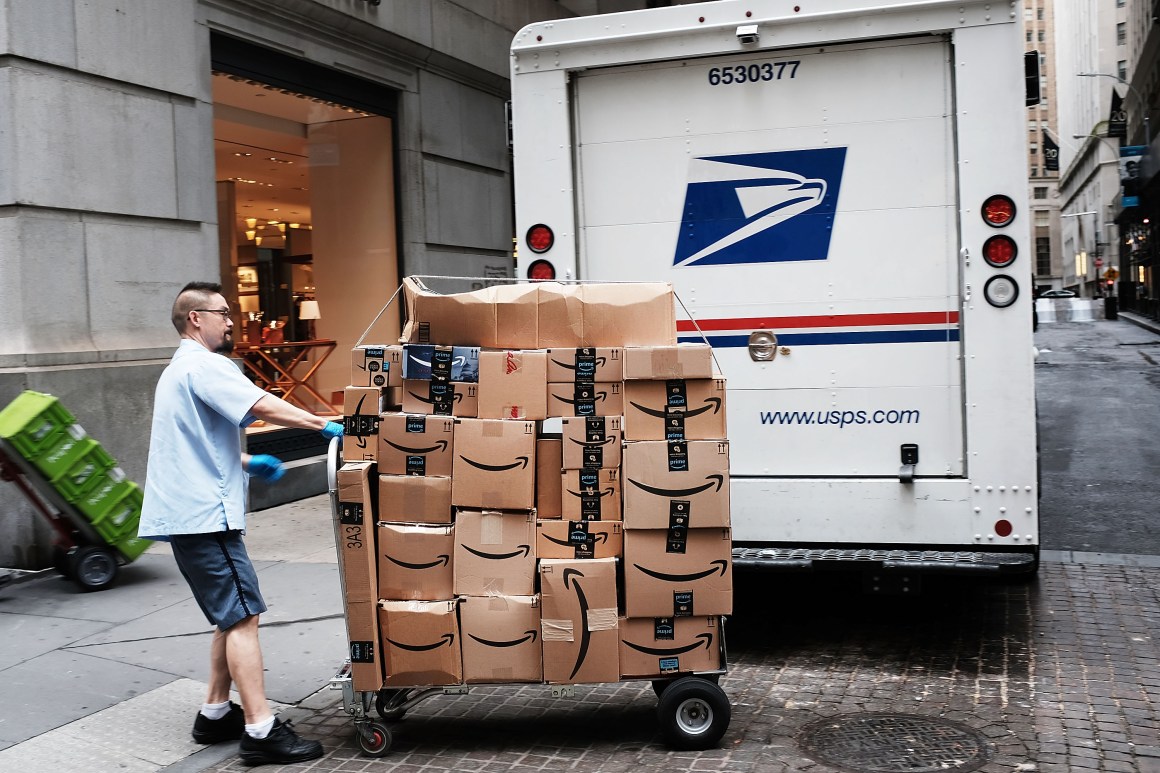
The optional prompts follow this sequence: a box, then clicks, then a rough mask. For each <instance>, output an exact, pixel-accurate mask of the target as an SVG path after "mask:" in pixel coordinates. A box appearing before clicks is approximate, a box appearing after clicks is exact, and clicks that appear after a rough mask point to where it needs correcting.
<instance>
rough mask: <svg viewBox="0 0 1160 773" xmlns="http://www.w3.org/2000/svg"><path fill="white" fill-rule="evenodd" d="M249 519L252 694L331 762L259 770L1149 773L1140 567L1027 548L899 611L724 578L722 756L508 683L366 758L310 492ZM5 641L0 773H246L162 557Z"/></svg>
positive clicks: (146, 560) (582, 695)
mask: <svg viewBox="0 0 1160 773" xmlns="http://www.w3.org/2000/svg"><path fill="white" fill-rule="evenodd" d="M1125 324H1126V323H1125ZM10 495H13V496H15V494H14V493H11V494H10ZM249 518H250V520H249V526H250V529H249V535H248V537H247V544H248V545H249V548H250V552H251V555H252V556H253V558H254V560H255V564H256V566H257V568H258V571H259V577H260V579H261V582H262V587H263V592H264V594H265V596H266V600H267V602H268V604H269V607H270V609H269V612H267V613H266V614H265V615H263V618H262V623H263V624H262V643H263V649H264V651H265V656H266V682H267V690H268V693H269V695H270V698H271V700H272V701H274V702H276V705H277V708H278V709H279V710H280V711H281V712H282V715H283V716H284V717H290V718H292V719H293V720H294V722H295V726H296V727H297V728H298V729H299V731H300V732H301V733H302V734H303V735H305V736H307V737H313V738H318V739H319V740H321V741H322V743H323V746H324V748H325V751H326V754H325V755H324V757H322V758H321V759H319V760H315V761H312V762H308V763H301V764H297V765H288V766H285V767H282V768H280V767H277V766H269V767H267V768H265V770H287V771H305V770H310V771H340V770H341V771H400V772H402V771H406V772H407V773H417V772H418V771H448V770H456V771H487V772H488V773H501V772H506V771H512V772H516V771H521V772H526V771H541V770H553V771H554V770H574V771H579V772H580V773H591V772H594V771H607V772H608V773H614V772H618V771H634V772H637V773H650V772H652V771H656V773H661V771H714V770H716V771H729V772H736V773H749V772H750V771H753V773H758V772H759V771H760V772H762V773H764V771H818V772H821V773H826V772H827V771H840V770H846V771H861V770H865V771H924V770H982V771H988V772H989V773H990V772H996V773H997V772H998V771H1032V770H1033V771H1045V772H1047V773H1054V772H1055V771H1060V772H1062V771H1139V772H1140V773H1160V646H1158V645H1157V641H1156V638H1155V635H1154V631H1155V630H1156V628H1157V626H1158V625H1160V557H1157V556H1149V555H1135V554H1131V553H1128V552H1125V553H1117V554H1110V553H1083V552H1072V551H1051V552H1045V553H1044V556H1043V559H1044V561H1043V565H1042V568H1041V570H1040V574H1039V576H1038V578H1037V579H1036V580H1033V581H1030V582H1023V583H1012V582H1002V581H998V580H979V579H942V580H937V581H930V582H927V583H926V584H925V587H924V589H923V591H924V592H923V593H922V594H920V595H918V596H915V597H899V596H865V595H862V594H861V593H860V590H859V587H858V586H857V584H856V583H853V582H851V581H849V578H843V577H841V576H838V575H835V576H833V577H829V576H810V577H795V576H780V575H749V574H738V576H737V582H736V584H737V594H736V609H737V613H736V614H735V615H734V616H733V617H732V618H731V619H730V621H729V623H728V625H727V627H726V630H727V638H728V642H729V648H730V664H729V671H728V673H727V674H726V675H725V676H724V677H722V679H721V686H722V688H724V690H725V692H726V693H727V694H728V696H729V698H730V700H731V703H732V721H731V723H730V727H729V731H728V732H727V733H726V735H725V737H724V739H723V741H722V743H721V744H720V746H719V748H717V749H713V750H710V751H705V752H695V753H692V752H674V751H669V750H667V749H666V748H665V747H664V745H663V743H662V742H661V737H660V732H659V727H658V721H657V718H656V698H655V696H654V695H653V692H652V689H651V687H650V685H649V684H648V683H647V682H644V683H641V682H625V683H619V684H605V685H585V686H579V687H577V689H576V691H575V696H574V697H560V698H555V697H553V696H552V691H551V688H549V687H545V686H539V685H527V686H497V687H473V688H472V689H471V690H470V692H469V693H467V694H466V695H447V696H444V695H440V696H437V697H434V698H432V699H430V700H427V701H424V702H422V703H419V704H418V705H416V706H414V707H413V708H411V709H410V710H409V711H408V712H407V715H406V717H405V718H404V719H403V720H402V721H399V722H396V723H392V725H391V728H392V734H393V745H392V748H391V750H390V752H389V753H388V754H387V755H386V756H385V757H382V758H378V759H373V758H369V757H364V756H363V755H362V754H361V753H360V751H359V749H358V746H357V744H356V743H355V741H354V726H353V723H352V721H351V719H350V718H349V717H348V716H347V715H346V714H345V712H344V707H343V703H342V700H341V693H339V692H336V691H333V690H330V689H328V687H327V685H328V681H329V679H330V677H331V676H332V675H333V674H334V672H335V671H336V670H337V668H338V667H339V666H340V665H341V662H342V659H343V657H344V654H345V650H346V644H345V629H344V622H343V617H342V605H341V599H340V594H339V578H338V573H337V567H336V555H335V550H334V538H333V531H332V527H331V511H330V503H329V498H328V497H326V496H320V497H314V498H311V499H307V500H303V501H300V502H295V503H292V504H289V505H283V506H280V507H276V508H271V509H269V510H263V511H260V512H257V513H253V514H251V515H250V517H249ZM0 631H2V632H3V636H2V637H0V771H14V772H17V771H18V772H20V773H36V772H37V771H53V773H55V772H56V771H59V770H67V771H94V772H95V773H103V772H104V771H126V772H128V773H137V772H138V771H140V772H141V773H146V772H151V771H158V770H165V771H174V772H178V773H191V772H193V771H223V772H225V771H240V770H242V769H244V766H243V765H242V763H241V762H240V760H239V759H238V758H237V757H236V751H237V744H236V743H229V744H220V745H217V746H213V747H201V746H198V745H197V744H194V743H193V741H192V740H191V739H190V737H189V731H190V728H191V723H192V721H193V717H194V714H195V712H196V710H197V708H198V707H199V705H200V703H201V701H202V699H203V697H204V691H205V683H204V680H205V676H206V666H207V664H206V657H207V652H208V642H209V636H210V629H209V626H208V625H207V624H206V622H205V619H204V618H203V617H202V615H201V613H200V611H199V610H198V609H197V606H196V605H195V604H194V602H193V601H192V600H191V599H190V598H189V593H188V590H187V589H186V587H185V583H184V581H183V580H182V579H181V577H180V575H179V573H178V571H177V569H176V567H175V566H174V564H173V561H172V557H171V556H170V555H169V554H168V551H167V549H166V547H165V546H164V545H160V544H158V545H155V546H154V547H152V548H151V549H150V550H149V552H147V553H146V554H145V555H144V556H142V557H141V558H140V559H139V560H138V561H137V562H135V563H134V564H132V565H130V566H127V567H124V568H123V569H122V575H121V577H120V578H119V580H118V582H117V584H116V585H115V586H114V587H112V588H110V589H107V590H105V591H101V592H98V593H82V592H81V591H80V590H79V589H78V588H77V587H76V586H75V585H74V584H72V583H71V582H69V581H66V580H64V579H61V578H60V577H58V576H56V575H55V574H53V573H52V572H51V570H49V571H46V572H41V573H37V574H35V575H31V576H27V577H23V578H21V579H20V580H18V581H16V582H12V583H10V584H8V585H6V586H4V587H3V588H0ZM908 727H913V728H917V729H916V730H915V731H914V732H913V733H912V734H911V736H909V743H910V747H911V748H910V749H909V750H903V752H905V753H903V752H900V751H899V746H898V744H897V743H896V741H897V739H898V737H899V736H898V732H899V731H900V729H901V730H902V731H905V729H906V728H908ZM883 739H885V740H883Z"/></svg>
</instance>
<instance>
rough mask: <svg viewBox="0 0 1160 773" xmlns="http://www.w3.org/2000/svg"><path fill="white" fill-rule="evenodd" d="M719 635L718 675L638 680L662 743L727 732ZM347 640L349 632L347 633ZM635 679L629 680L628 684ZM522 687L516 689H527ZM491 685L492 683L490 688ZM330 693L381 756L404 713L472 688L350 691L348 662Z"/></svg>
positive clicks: (334, 493) (566, 689)
mask: <svg viewBox="0 0 1160 773" xmlns="http://www.w3.org/2000/svg"><path fill="white" fill-rule="evenodd" d="M340 445H341V441H340V439H339V438H334V439H332V440H331V441H330V446H329V447H328V449H327V483H328V488H329V494H330V505H331V518H332V522H333V523H334V524H335V540H336V544H337V542H338V540H340V539H341V535H340V534H339V532H338V514H339V511H340V507H339V500H338V480H337V471H338V467H339V465H340V453H339V449H340ZM338 554H339V561H340V562H341V561H342V560H343V557H342V551H338ZM339 578H340V582H342V583H343V586H344V587H343V594H344V596H345V593H346V588H345V581H344V580H343V579H342V578H343V572H342V571H341V566H340V571H339ZM721 626H722V631H721V636H720V637H719V638H718V642H719V646H720V663H721V667H720V669H719V670H716V671H704V672H693V673H691V674H690V673H682V674H678V675H674V676H673V677H671V678H663V679H652V680H639V681H652V687H653V690H654V692H655V693H656V694H657V715H658V718H659V721H660V726H661V734H662V736H663V737H664V739H665V742H666V743H667V744H668V745H669V746H670V747H672V748H674V749H683V750H701V749H708V748H711V747H713V746H715V745H716V744H717V742H718V741H719V740H720V739H721V737H722V736H723V735H724V734H725V731H726V730H728V728H729V720H730V714H731V709H730V704H729V698H728V697H727V696H726V695H725V691H724V690H722V689H721V687H720V686H719V685H718V681H719V680H720V677H721V675H722V674H724V673H725V671H726V666H727V661H726V651H725V639H724V630H723V629H724V618H722V620H721ZM348 640H349V630H348ZM626 681H633V680H626ZM527 684H528V683H522V682H521V683H520V684H519V686H521V687H524V686H527ZM487 686H488V687H494V686H496V685H495V684H489V685H487ZM544 687H546V688H550V689H551V694H552V696H553V697H560V698H565V697H574V696H575V694H576V687H577V685H573V684H551V685H544ZM330 688H331V689H332V690H341V691H342V703H343V709H344V710H345V711H346V713H347V714H348V715H350V716H351V717H352V718H353V719H354V727H355V740H356V741H357V742H358V745H359V748H360V749H361V750H362V752H363V753H364V754H366V755H368V756H371V757H382V756H384V755H386V754H387V753H388V752H389V751H390V749H391V726H390V725H389V724H387V723H388V722H394V721H398V720H401V719H402V718H403V717H404V715H405V714H406V713H407V711H408V710H409V709H410V708H412V707H413V706H415V705H416V704H418V703H421V702H422V701H425V700H427V699H428V698H433V697H435V696H438V695H464V694H466V693H469V692H470V691H471V685H447V686H432V687H406V688H391V687H384V688H383V689H380V690H377V691H360V690H356V689H355V688H354V682H353V679H352V677H351V663H350V660H347V661H346V662H345V664H344V665H343V667H342V668H341V669H340V670H339V671H338V673H337V674H335V676H334V678H332V679H331V680H330ZM372 708H373V710H374V712H375V713H377V714H378V719H376V718H375V717H374V715H373V714H372Z"/></svg>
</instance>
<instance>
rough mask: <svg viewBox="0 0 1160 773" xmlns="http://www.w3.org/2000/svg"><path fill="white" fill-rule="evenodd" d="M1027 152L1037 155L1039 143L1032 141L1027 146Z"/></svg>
mask: <svg viewBox="0 0 1160 773" xmlns="http://www.w3.org/2000/svg"><path fill="white" fill-rule="evenodd" d="M1027 152H1028V153H1030V154H1031V155H1033V156H1038V155H1039V143H1038V142H1032V143H1031V144H1030V145H1028V146H1027Z"/></svg>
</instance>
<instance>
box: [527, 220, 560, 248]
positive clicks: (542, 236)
mask: <svg viewBox="0 0 1160 773" xmlns="http://www.w3.org/2000/svg"><path fill="white" fill-rule="evenodd" d="M524 242H525V243H526V244H527V245H528V249H529V250H531V251H532V252H534V253H536V254H539V253H542V252H547V251H548V250H550V249H552V245H553V244H555V243H556V235H555V234H554V233H552V229H551V228H549V227H548V226H546V225H544V224H543V223H537V224H536V225H534V226H532V227H531V228H529V229H528V233H527V234H526V235H525V237H524Z"/></svg>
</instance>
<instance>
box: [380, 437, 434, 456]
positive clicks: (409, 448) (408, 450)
mask: <svg viewBox="0 0 1160 773" xmlns="http://www.w3.org/2000/svg"><path fill="white" fill-rule="evenodd" d="M383 442H385V443H386V444H387V445H389V446H390V447H391V448H394V449H396V450H399V451H402V452H403V453H405V454H429V453H431V452H433V451H438V452H439V453H441V454H442V453H446V451H447V446H448V443H447V441H446V440H439V441H436V443H435V445H433V446H426V447H424V448H419V447H412V446H401V445H399V444H398V443H395V442H392V441H390V440H387V439H386V438H383Z"/></svg>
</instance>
